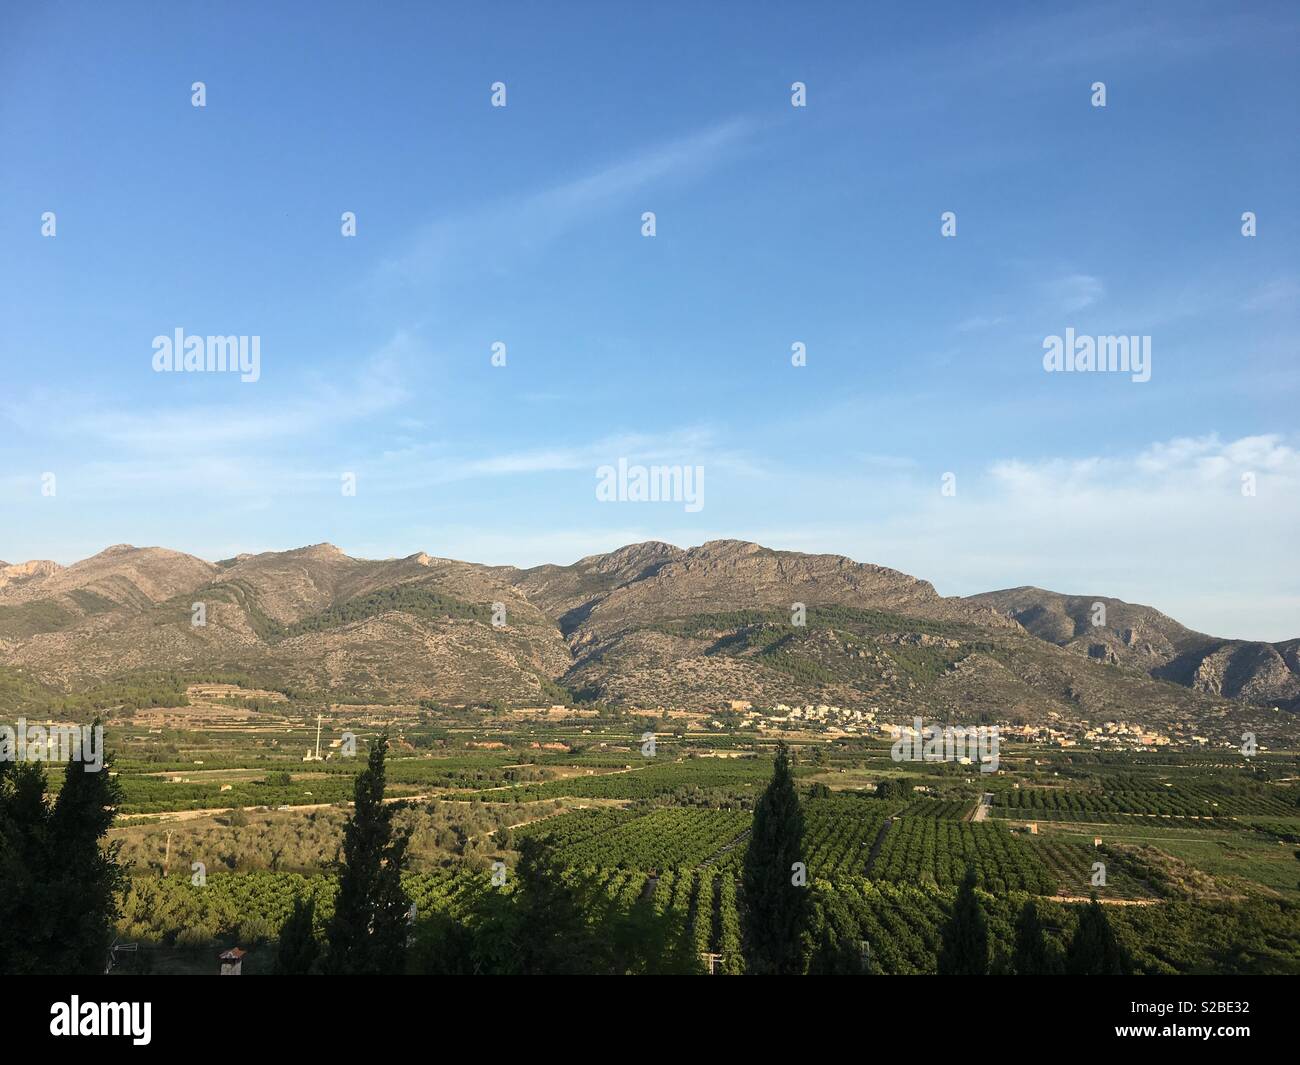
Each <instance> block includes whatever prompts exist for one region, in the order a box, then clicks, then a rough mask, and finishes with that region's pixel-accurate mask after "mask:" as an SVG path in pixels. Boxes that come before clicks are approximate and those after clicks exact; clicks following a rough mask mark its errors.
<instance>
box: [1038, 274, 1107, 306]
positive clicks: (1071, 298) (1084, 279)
mask: <svg viewBox="0 0 1300 1065" xmlns="http://www.w3.org/2000/svg"><path fill="white" fill-rule="evenodd" d="M1044 288H1045V290H1046V293H1047V298H1048V300H1049V301H1050V302H1051V303H1052V305H1053V306H1054V307H1055V308H1056V309H1058V310H1061V311H1067V312H1069V311H1081V310H1083V309H1084V308H1085V307H1091V306H1092V305H1093V304H1094V303H1096V302H1097V301H1098V300H1099V299H1101V298H1102V296H1103V295H1104V294H1105V291H1106V287H1105V286H1104V285H1103V284H1102V283H1101V280H1100V279H1099V278H1096V277H1093V276H1092V275H1091V274H1069V275H1067V276H1065V277H1058V278H1056V279H1055V280H1053V281H1048V282H1047V283H1046V284H1045V285H1044Z"/></svg>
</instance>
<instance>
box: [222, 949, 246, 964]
mask: <svg viewBox="0 0 1300 1065" xmlns="http://www.w3.org/2000/svg"><path fill="white" fill-rule="evenodd" d="M247 953H248V951H246V950H241V949H240V948H239V947H231V948H230V949H229V950H228V951H226V952H225V953H224V954H220V955H218V956H217V957H218V960H220V961H239V959H240V958H242V957H243V956H244V955H245V954H247Z"/></svg>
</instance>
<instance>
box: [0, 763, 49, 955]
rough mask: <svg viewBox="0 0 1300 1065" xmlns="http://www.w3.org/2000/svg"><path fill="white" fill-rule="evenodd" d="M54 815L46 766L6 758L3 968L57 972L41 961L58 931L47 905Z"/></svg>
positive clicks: (0, 863) (1, 834)
mask: <svg viewBox="0 0 1300 1065" xmlns="http://www.w3.org/2000/svg"><path fill="white" fill-rule="evenodd" d="M49 815H50V811H49V807H48V806H47V805H46V802H45V767H44V766H42V765H41V764H40V763H39V762H37V763H32V762H18V763H14V762H9V761H5V760H0V973H4V974H7V975H16V974H25V973H37V972H42V971H45V972H52V971H54V970H53V969H52V968H48V967H47V968H44V969H43V968H42V966H41V964H40V961H41V957H42V955H43V954H44V952H45V951H46V950H48V949H49V946H50V935H51V930H52V924H51V922H50V921H49V915H48V913H47V912H46V911H45V910H44V909H43V907H42V906H41V883H42V881H43V879H44V875H45V866H46V835H47V829H48V827H49Z"/></svg>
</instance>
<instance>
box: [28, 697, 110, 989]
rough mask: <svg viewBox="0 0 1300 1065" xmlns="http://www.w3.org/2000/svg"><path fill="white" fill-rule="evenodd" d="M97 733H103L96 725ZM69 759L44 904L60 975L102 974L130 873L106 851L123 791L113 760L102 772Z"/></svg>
mask: <svg viewBox="0 0 1300 1065" xmlns="http://www.w3.org/2000/svg"><path fill="white" fill-rule="evenodd" d="M92 727H93V728H100V727H101V725H100V722H99V721H96V722H95V723H94V725H93V726H92ZM88 765H89V763H87V762H84V761H82V762H79V761H76V760H70V761H69V762H68V764H67V767H66V768H65V769H64V773H63V787H62V788H61V789H60V790H59V795H58V798H57V799H55V801H54V807H53V809H52V810H51V811H50V820H49V833H48V837H47V841H46V842H47V847H48V854H49V861H48V864H47V867H46V877H47V880H46V885H45V891H44V899H43V905H44V906H45V908H46V909H47V912H48V913H49V914H50V915H51V917H52V918H53V921H54V925H55V937H56V939H55V943H56V944H57V945H56V949H55V951H54V956H55V957H57V959H58V960H57V961H56V962H55V964H56V965H57V970H56V971H58V972H60V973H65V974H72V973H102V972H103V971H104V967H105V965H106V963H107V960H108V949H109V947H110V946H111V945H112V943H113V938H114V925H115V924H116V922H117V918H118V917H119V915H120V910H119V909H118V895H119V893H120V892H121V890H122V888H123V887H124V886H125V882H126V874H125V872H124V871H123V870H122V868H121V867H120V866H119V865H118V863H117V852H118V850H119V848H120V844H118V843H114V844H111V845H110V846H108V847H104V846H103V845H102V844H103V840H104V837H105V835H106V834H107V832H108V830H109V828H110V827H112V824H113V817H114V815H115V813H116V808H117V806H118V805H119V804H120V803H121V801H122V789H121V785H119V784H118V782H117V780H116V779H115V778H114V777H113V776H112V775H111V773H110V769H111V765H112V760H111V759H105V760H104V762H103V764H102V765H101V766H100V767H99V768H98V769H94V770H92V769H89V768H88Z"/></svg>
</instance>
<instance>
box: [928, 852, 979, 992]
mask: <svg viewBox="0 0 1300 1065" xmlns="http://www.w3.org/2000/svg"><path fill="white" fill-rule="evenodd" d="M975 883H976V877H975V867H974V866H973V865H968V866H967V867H966V876H965V878H964V879H963V880H962V882H961V887H960V888H959V889H958V891H957V901H956V902H955V903H953V908H952V916H951V917H950V918H949V919H948V922H947V924H945V925H944V927H943V946H942V947H941V948H940V950H939V972H940V973H941V974H943V975H946V976H987V975H988V971H989V923H988V918H987V917H986V916H985V915H984V906H983V904H982V903H981V902H980V900H979V896H978V895H976V894H975Z"/></svg>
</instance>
